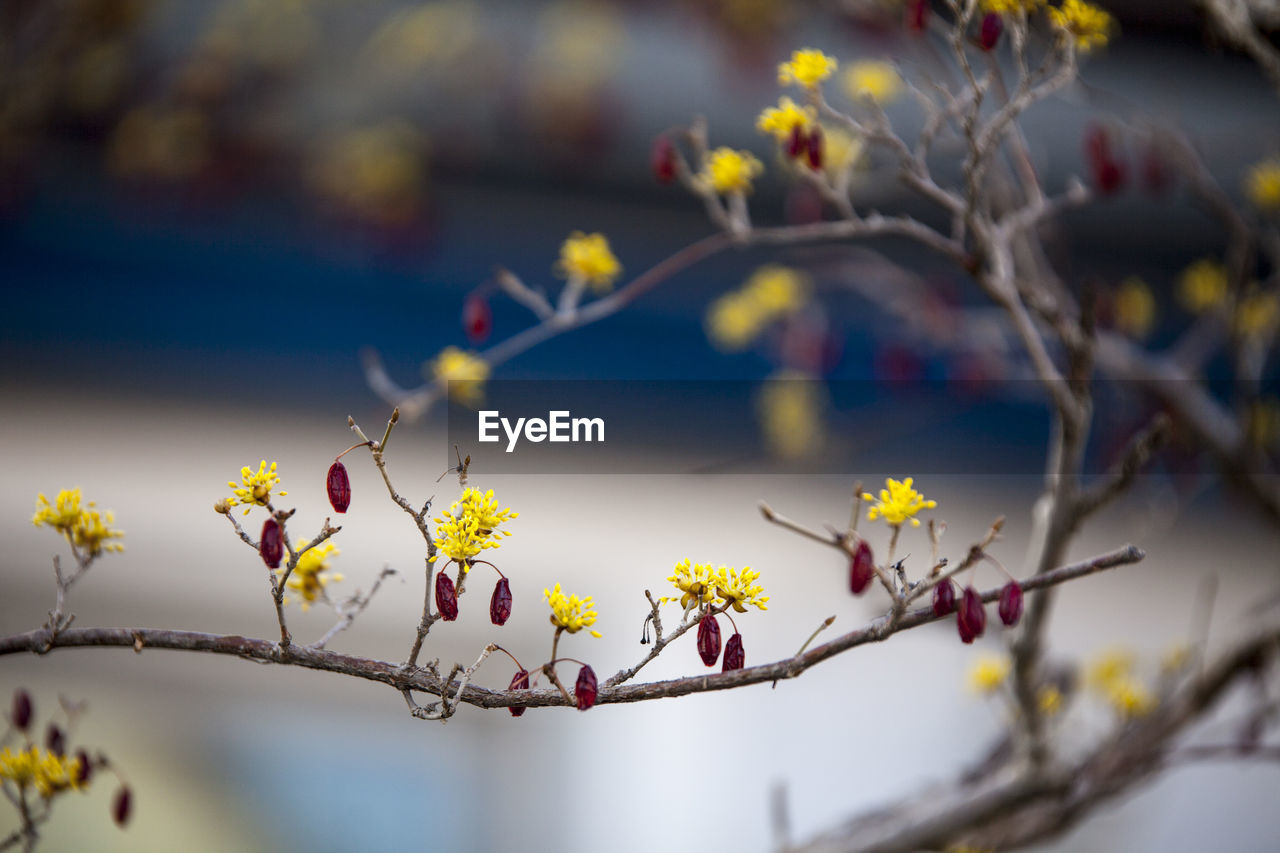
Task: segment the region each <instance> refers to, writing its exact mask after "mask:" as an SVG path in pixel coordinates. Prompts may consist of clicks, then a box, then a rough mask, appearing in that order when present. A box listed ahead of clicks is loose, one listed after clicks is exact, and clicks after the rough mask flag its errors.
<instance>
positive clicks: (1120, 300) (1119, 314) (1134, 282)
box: [1113, 275, 1156, 340]
mask: <svg viewBox="0 0 1280 853" xmlns="http://www.w3.org/2000/svg"><path fill="white" fill-rule="evenodd" d="M1113 309H1114V314H1115V323H1116V328H1117V329H1119V330H1120V331H1122V332H1124V333H1125V334H1127V335H1130V336H1131V337H1134V338H1138V339H1139V340H1141V339H1143V338H1145V337H1147V336H1148V335H1149V334H1151V329H1152V327H1153V326H1155V322H1156V298H1155V297H1154V296H1153V295H1152V294H1151V288H1150V287H1149V286H1148V285H1147V283H1146V282H1145V281H1143V280H1142V279H1141V278H1139V277H1138V276H1136V275H1131V276H1129V277H1128V278H1126V279H1125V280H1124V281H1122V282H1121V283H1120V287H1118V288H1117V289H1116V293H1115V298H1114V302H1113Z"/></svg>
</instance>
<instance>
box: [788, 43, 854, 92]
mask: <svg viewBox="0 0 1280 853" xmlns="http://www.w3.org/2000/svg"><path fill="white" fill-rule="evenodd" d="M838 65H839V63H838V62H836V60H835V59H833V58H832V57H830V56H827V55H826V54H825V53H823V52H822V51H820V50H813V49H809V48H806V49H804V50H797V51H795V52H794V53H792V54H791V59H790V61H788V62H784V63H782V64H781V65H779V66H778V83H780V84H781V85H783V86H789V85H791V84H792V83H795V84H797V85H800V86H804V87H805V88H806V89H816V88H817V87H818V84H819V83H821V82H822V81H823V80H826V79H827V78H828V77H830V76H831V75H832V73H834V72H835V70H836V68H837V66H838Z"/></svg>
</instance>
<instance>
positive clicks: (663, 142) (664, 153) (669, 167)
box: [649, 135, 676, 184]
mask: <svg viewBox="0 0 1280 853" xmlns="http://www.w3.org/2000/svg"><path fill="white" fill-rule="evenodd" d="M649 166H650V167H651V168H652V169H653V176H654V177H655V178H657V179H658V183H662V184H669V183H671V182H672V181H674V180H675V179H676V147H675V146H674V145H672V144H671V140H670V139H668V138H667V137H666V136H665V135H664V136H659V137H658V138H656V139H654V140H653V150H652V151H650V152H649Z"/></svg>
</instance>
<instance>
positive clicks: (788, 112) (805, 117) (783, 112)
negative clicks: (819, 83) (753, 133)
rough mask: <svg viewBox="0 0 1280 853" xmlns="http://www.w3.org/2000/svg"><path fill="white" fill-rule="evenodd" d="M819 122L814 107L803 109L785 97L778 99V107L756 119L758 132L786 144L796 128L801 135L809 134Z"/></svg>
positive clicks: (771, 108) (766, 109)
mask: <svg viewBox="0 0 1280 853" xmlns="http://www.w3.org/2000/svg"><path fill="white" fill-rule="evenodd" d="M817 120H818V113H817V111H816V110H815V109H814V108H813V107H801V106H800V105H798V104H797V103H796V102H795V101H793V100H791V99H790V98H788V97H786V96H783V97H781V98H779V99H778V105H777V106H776V107H766V108H765V109H764V111H763V112H762V113H760V117H759V118H757V119H756V130H758V131H760V132H761V133H767V134H769V135H770V136H772V137H773V138H774V139H775V140H777V141H778V142H786V141H787V139H788V138H790V136H791V132H792V131H793V130H794V129H795V128H796V127H799V128H800V132H801V133H808V132H809V129H810V128H811V127H812V126H813V125H814V124H815V123H816V122H817Z"/></svg>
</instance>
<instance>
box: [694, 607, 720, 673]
mask: <svg viewBox="0 0 1280 853" xmlns="http://www.w3.org/2000/svg"><path fill="white" fill-rule="evenodd" d="M698 654H699V656H701V657H702V662H703V663H705V664H706V665H707V666H715V665H716V660H718V659H719V657H720V623H719V622H717V621H716V617H714V616H710V615H708V616H704V617H703V618H702V621H701V622H699V623H698Z"/></svg>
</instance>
